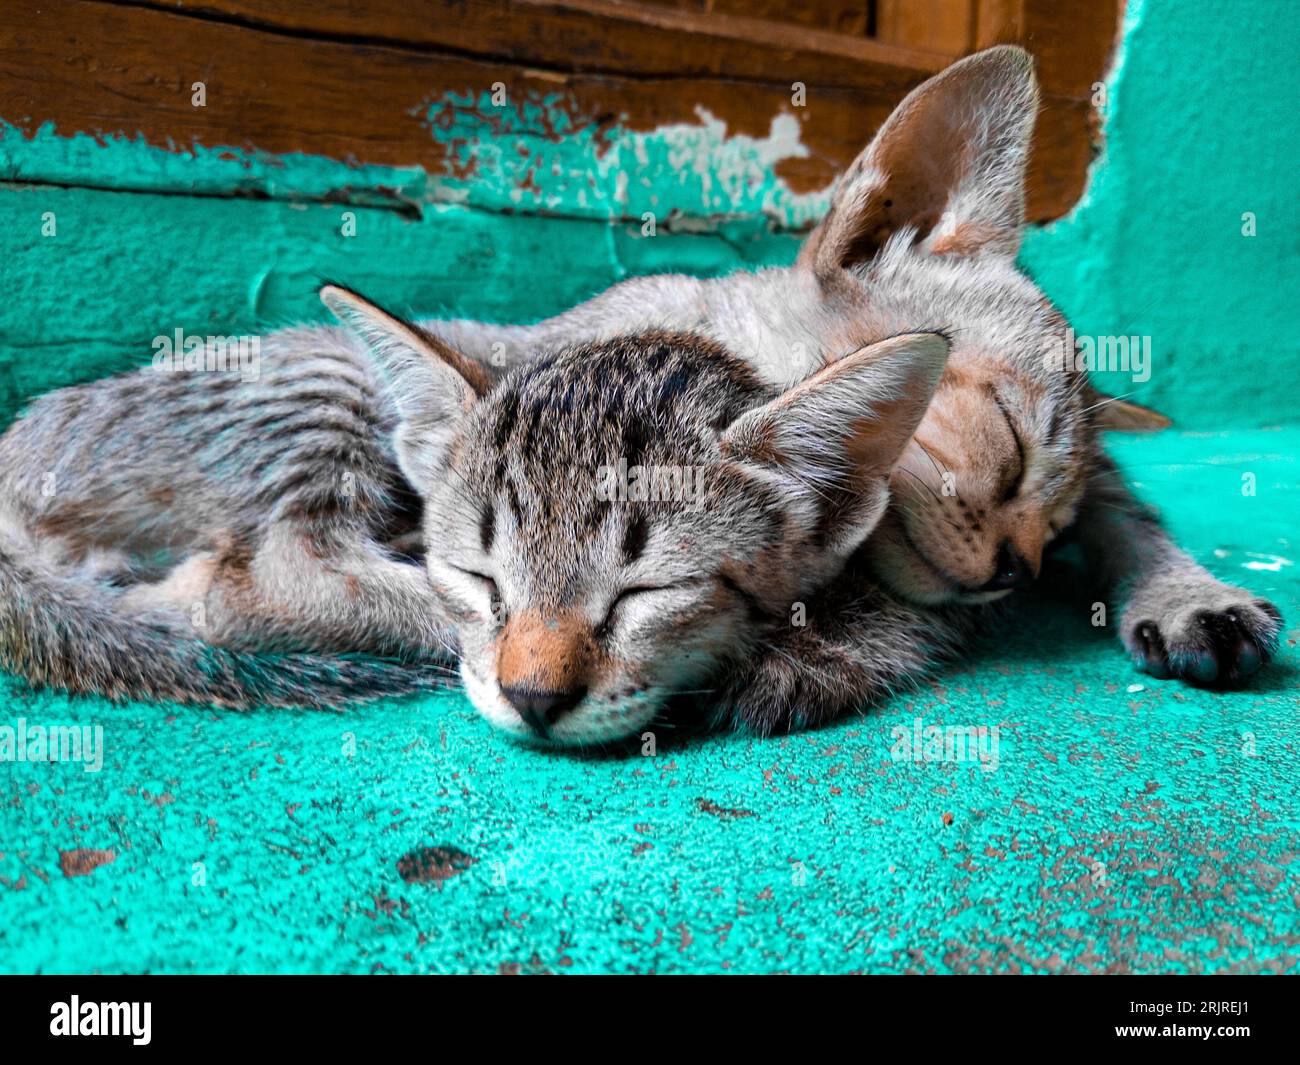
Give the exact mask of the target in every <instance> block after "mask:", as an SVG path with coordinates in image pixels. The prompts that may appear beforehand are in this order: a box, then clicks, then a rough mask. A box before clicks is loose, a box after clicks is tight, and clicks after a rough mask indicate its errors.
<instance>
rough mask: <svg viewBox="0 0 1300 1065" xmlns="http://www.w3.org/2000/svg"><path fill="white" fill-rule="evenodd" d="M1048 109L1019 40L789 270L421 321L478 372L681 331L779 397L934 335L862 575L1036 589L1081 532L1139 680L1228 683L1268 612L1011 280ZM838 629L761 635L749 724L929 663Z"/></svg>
mask: <svg viewBox="0 0 1300 1065" xmlns="http://www.w3.org/2000/svg"><path fill="white" fill-rule="evenodd" d="M1037 100H1038V94H1037V86H1036V84H1035V80H1034V75H1033V69H1032V60H1031V59H1030V57H1029V55H1028V54H1027V53H1025V52H1024V51H1023V50H1021V49H1019V48H1016V47H1011V46H1006V47H998V48H992V49H989V50H987V51H985V52H981V53H978V54H976V55H973V56H970V57H969V58H967V59H963V60H961V61H960V62H957V63H955V64H953V65H952V66H951V67H949V68H948V69H947V70H946V71H944V72H943V73H941V74H939V75H937V76H936V77H934V78H932V79H930V80H929V81H927V82H925V83H924V84H923V85H921V86H919V87H918V88H917V89H916V90H914V91H913V92H912V93H911V94H910V95H909V96H908V97H907V98H906V99H905V100H904V101H903V102H902V103H901V104H900V105H899V106H898V108H897V109H896V110H895V112H894V113H893V115H892V116H891V117H890V118H889V119H888V121H887V122H886V123H885V124H884V125H883V126H882V127H881V129H880V130H879V132H878V133H877V134H876V136H875V138H874V139H873V140H872V142H871V144H870V145H869V146H868V147H867V148H866V149H865V150H864V151H863V153H862V154H861V155H860V156H859V157H858V159H857V160H855V161H854V163H853V165H852V166H851V167H850V168H849V170H848V172H847V173H846V174H845V175H844V177H843V179H842V180H841V182H840V184H839V186H838V188H837V190H836V192H835V195H834V198H833V201H832V204H831V208H830V212H829V213H828V215H827V217H826V218H825V219H824V220H823V222H822V223H821V224H820V225H819V226H818V227H817V229H816V230H814V232H813V233H812V234H811V235H810V237H809V238H808V240H807V242H806V244H805V245H804V247H803V249H802V252H801V254H800V256H799V259H798V261H797V263H796V264H795V265H794V266H793V267H790V268H783V269H769V270H763V271H759V272H757V273H736V274H732V275H730V276H727V277H723V278H720V279H715V280H698V279H694V278H690V277H685V276H681V275H664V276H658V277H645V278H638V279H634V280H629V281H625V282H623V283H621V284H619V285H616V286H614V287H613V288H611V289H610V290H608V291H607V292H605V293H603V294H601V295H599V296H597V297H595V298H594V299H592V300H590V301H589V302H587V303H585V304H582V305H581V306H579V307H576V308H574V309H573V310H570V311H568V312H566V313H564V314H561V315H559V316H557V317H555V318H552V319H549V320H547V321H544V322H541V323H539V324H537V325H531V326H495V325H487V324H484V323H478V322H470V321H453V322H441V323H439V322H426V323H424V325H425V327H426V328H427V329H429V330H431V331H434V332H437V333H438V334H439V335H442V336H445V337H447V338H448V339H449V340H451V341H452V342H454V343H455V344H456V345H457V346H458V347H459V349H460V350H462V351H464V352H465V353H466V354H467V355H470V356H471V357H473V358H475V359H478V360H480V361H481V362H483V363H484V364H485V365H487V366H500V365H503V364H504V365H506V366H509V365H512V364H514V363H515V362H517V361H518V360H520V359H524V358H528V357H531V356H532V355H533V354H535V353H536V352H538V351H541V350H546V349H547V348H548V347H554V346H556V345H562V344H567V343H572V342H574V341H587V340H593V339H598V338H601V337H607V336H610V335H613V334H615V333H620V332H625V331H627V330H629V329H640V328H651V327H654V328H668V329H689V330H692V331H697V332H701V333H703V334H705V335H707V336H711V337H713V338H714V339H716V340H718V341H719V342H720V343H722V344H723V345H725V346H726V347H727V348H728V349H729V350H732V351H734V352H736V353H737V354H739V355H741V356H743V357H744V358H745V359H746V360H747V361H748V362H749V363H750V365H751V366H753V367H754V369H755V370H756V371H757V372H758V373H759V375H760V376H761V377H762V378H763V380H765V381H767V382H769V383H771V384H773V385H776V386H778V387H783V386H785V385H788V384H789V383H790V382H791V381H793V380H797V379H799V378H801V377H803V376H805V375H807V374H808V373H811V372H813V371H814V370H815V369H816V368H817V367H818V366H820V365H822V364H823V359H824V358H825V357H826V356H827V355H828V354H829V356H830V357H831V358H832V359H833V358H835V357H836V356H837V355H838V353H841V352H846V351H853V350H856V349H857V348H859V347H861V346H862V345H864V344H869V343H871V342H872V341H873V340H877V339H879V338H881V337H885V336H890V335H892V334H894V333H898V332H901V331H904V330H916V329H920V330H942V331H944V332H945V333H946V334H948V335H950V337H951V340H952V353H951V356H950V359H949V363H948V368H947V371H946V372H945V374H944V377H943V379H942V380H941V382H940V384H939V388H938V391H937V392H936V395H935V399H934V402H933V404H932V405H931V407H930V410H929V412H928V413H927V415H926V417H925V419H924V421H923V422H922V424H921V426H920V428H919V430H918V431H917V434H916V437H915V439H914V440H913V441H912V443H911V445H910V446H909V447H908V449H907V451H906V453H905V454H904V457H903V461H902V462H901V463H900V464H899V466H898V467H897V469H896V470H895V472H894V475H893V477H892V481H891V486H892V491H893V504H892V505H891V507H890V510H889V513H888V514H887V516H886V518H885V519H884V521H883V522H882V523H881V525H880V527H879V528H878V530H877V531H876V533H875V534H874V536H873V537H872V539H871V542H870V545H869V549H868V551H867V552H866V557H865V559H864V560H862V564H863V565H864V566H866V567H867V568H868V569H869V572H870V573H872V574H873V575H874V576H875V578H876V579H878V580H879V581H881V582H883V584H885V585H886V586H888V587H889V588H891V589H893V590H894V591H896V592H897V593H898V594H899V595H901V596H904V597H905V598H907V599H908V600H911V601H912V602H915V603H918V604H923V605H927V606H947V605H950V604H980V603H986V602H991V601H993V600H995V599H999V598H1001V597H1004V596H1007V595H1009V594H1010V593H1011V591H1012V590H1013V589H1016V588H1020V587H1023V586H1024V585H1025V584H1027V583H1029V582H1030V581H1032V580H1033V579H1034V578H1035V577H1036V576H1037V575H1038V572H1039V568H1040V565H1041V560H1042V555H1043V550H1044V548H1045V547H1046V546H1047V545H1049V544H1051V543H1052V542H1053V541H1055V540H1056V539H1057V538H1058V537H1060V536H1062V534H1063V533H1064V532H1065V531H1066V530H1070V531H1071V532H1072V534H1074V535H1075V536H1077V538H1078V540H1079V541H1080V543H1081V544H1082V547H1083V550H1084V552H1085V556H1086V565H1087V573H1088V576H1089V577H1090V578H1091V579H1092V581H1093V584H1094V589H1095V590H1094V595H1095V597H1097V598H1099V599H1103V600H1104V599H1110V600H1111V601H1112V603H1113V604H1114V605H1115V606H1116V607H1117V608H1118V615H1117V617H1118V624H1117V626H1116V631H1117V633H1118V635H1119V637H1120V639H1121V640H1122V642H1123V645H1124V646H1125V648H1126V649H1127V650H1128V652H1129V654H1130V655H1131V656H1132V658H1133V660H1134V662H1135V664H1136V665H1137V666H1138V668H1140V669H1144V670H1146V671H1147V672H1149V673H1151V674H1152V675H1154V676H1156V677H1178V678H1182V679H1184V680H1188V681H1191V682H1194V683H1204V684H1209V683H1222V684H1231V683H1235V682H1237V681H1239V680H1240V679H1242V678H1244V677H1246V676H1248V675H1249V674H1251V673H1253V672H1254V671H1255V670H1256V669H1258V668H1259V667H1260V666H1261V665H1262V664H1263V663H1264V662H1266V661H1268V659H1269V658H1270V657H1271V656H1272V654H1273V653H1274V652H1275V650H1276V648H1277V643H1278V634H1279V630H1280V626H1281V618H1280V615H1279V613H1278V611H1277V609H1276V608H1275V607H1274V606H1273V605H1272V604H1271V603H1269V602H1267V601H1266V600H1263V599H1260V598H1258V597H1256V596H1254V595H1252V594H1251V593H1250V592H1248V591H1245V590H1243V589H1240V588H1235V587H1233V586H1231V585H1227V584H1224V583H1222V582H1221V581H1218V580H1216V579H1215V578H1214V577H1213V576H1212V575H1211V574H1210V573H1208V572H1207V571H1206V570H1205V569H1204V568H1202V567H1201V566H1200V565H1198V564H1197V563H1196V562H1195V561H1194V560H1192V559H1191V558H1190V557H1189V556H1188V555H1187V554H1185V553H1184V552H1183V551H1181V550H1180V549H1179V548H1178V547H1177V546H1176V545H1175V544H1173V543H1172V542H1171V541H1170V539H1169V537H1168V536H1167V535H1166V534H1165V533H1164V531H1163V530H1162V529H1161V528H1160V526H1159V525H1158V524H1157V522H1156V521H1155V520H1154V519H1153V518H1152V517H1150V516H1149V514H1148V513H1147V511H1146V510H1145V508H1144V507H1143V506H1142V505H1141V504H1140V503H1139V502H1138V501H1136V500H1135V499H1134V498H1133V497H1132V495H1131V494H1130V493H1129V491H1128V489H1127V488H1126V487H1125V485H1124V483H1123V480H1122V478H1121V476H1120V475H1119V473H1118V471H1117V470H1116V468H1115V466H1114V464H1113V463H1112V462H1111V461H1110V459H1109V458H1108V457H1107V456H1106V455H1105V453H1104V452H1103V451H1102V449H1101V442H1100V432H1101V431H1102V430H1106V429H1152V428H1159V427H1162V426H1165V425H1167V424H1168V420H1167V419H1165V418H1164V417H1162V416H1161V415H1158V414H1156V413H1154V412H1152V411H1149V410H1146V409H1144V408H1142V407H1140V406H1138V405H1136V404H1133V403H1127V402H1124V401H1122V400H1115V399H1109V398H1107V397H1104V396H1102V395H1101V394H1100V393H1098V392H1096V391H1095V390H1094V389H1093V388H1092V387H1091V386H1090V384H1089V382H1088V380H1087V376H1086V374H1085V373H1083V372H1080V371H1077V370H1076V369H1075V366H1074V365H1073V351H1072V350H1071V351H1070V352H1069V354H1070V356H1071V358H1070V360H1068V362H1065V365H1063V364H1062V363H1063V362H1064V361H1065V360H1063V359H1062V353H1063V352H1065V351H1066V345H1067V338H1068V337H1069V336H1071V335H1072V334H1070V333H1069V331H1068V323H1067V322H1066V320H1065V319H1064V317H1063V316H1062V315H1061V314H1060V312H1059V311H1058V310H1057V309H1056V308H1055V307H1053V306H1052V304H1051V303H1050V302H1049V301H1048V299H1047V298H1046V296H1044V295H1043V293H1042V292H1041V291H1040V290H1039V289H1038V288H1037V286H1036V285H1034V283H1033V282H1032V281H1030V280H1029V279H1028V278H1027V277H1025V276H1024V275H1023V274H1021V273H1020V272H1019V271H1018V270H1017V269H1016V265H1015V257H1016V253H1017V251H1018V249H1019V247H1020V240H1021V235H1022V231H1023V229H1024V225H1025V219H1024V174H1025V162H1026V159H1027V156H1028V151H1029V141H1030V134H1031V131H1032V128H1033V123H1034V115H1035V112H1036V109H1037ZM864 587H865V586H864ZM865 594H868V595H871V596H874V595H875V594H876V593H874V592H870V591H868V592H867V593H865ZM827 624H828V626H829V627H828V628H827V629H826V630H825V635H824V638H823V639H819V638H818V636H817V631H818V629H817V626H809V627H807V628H804V629H800V630H794V629H791V630H789V631H787V632H786V633H785V634H784V639H785V640H786V641H787V642H788V644H789V645H788V646H786V645H783V644H782V643H781V642H780V641H781V638H780V637H774V640H775V642H773V643H772V645H771V647H770V648H769V650H768V651H767V652H766V653H765V654H764V655H763V656H762V657H761V659H759V660H758V661H757V662H756V670H755V673H754V674H753V677H752V683H750V684H746V683H745V681H744V680H743V679H740V680H738V681H737V685H738V686H739V688H738V690H737V691H736V692H735V693H734V698H735V699H737V700H738V701H739V703H740V704H741V705H742V716H748V717H749V718H752V720H753V722H754V723H755V724H757V725H758V726H759V727H760V728H768V727H779V726H780V725H781V724H782V722H783V720H784V718H785V716H786V715H788V713H789V711H790V706H791V705H792V699H793V700H794V703H797V704H798V706H800V707H801V708H802V714H803V716H804V717H805V718H806V719H811V720H818V719H823V718H825V717H828V716H830V715H832V714H834V713H836V712H838V711H840V710H842V709H845V708H847V707H852V706H856V705H860V704H861V701H862V700H863V699H865V698H868V697H870V696H871V695H873V694H876V693H878V692H880V691H885V690H889V689H890V688H891V687H892V686H893V685H894V684H895V683H897V682H898V681H899V680H900V679H903V677H905V676H906V675H908V674H910V673H911V672H912V667H911V665H910V663H913V662H915V661H916V659H917V658H918V657H919V656H920V650H919V649H913V650H912V651H910V652H909V653H906V654H902V649H900V654H902V657H900V659H899V661H898V662H892V661H889V660H888V659H885V658H882V657H881V656H879V655H875V654H870V655H869V656H868V659H867V662H866V663H859V662H858V661H857V660H856V659H855V657H854V656H855V654H860V653H863V652H862V648H863V647H864V646H866V645H867V644H868V643H869V642H870V641H869V631H863V632H858V633H856V634H855V633H853V632H851V631H848V630H846V624H847V623H846V619H845V618H844V617H835V618H834V619H833V621H832V620H830V615H828V622H827ZM818 663H820V665H818ZM792 693H799V694H798V696H797V698H796V697H795V696H794V695H792ZM745 707H748V709H745Z"/></svg>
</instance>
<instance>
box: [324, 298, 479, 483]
mask: <svg viewBox="0 0 1300 1065" xmlns="http://www.w3.org/2000/svg"><path fill="white" fill-rule="evenodd" d="M320 298H321V302H322V303H324V304H325V306H326V307H328V308H329V309H330V310H331V311H333V312H334V314H335V316H336V317H337V318H338V320H339V321H340V322H342V323H343V324H344V325H345V326H347V327H348V329H350V330H351V331H352V332H353V333H355V334H356V335H357V336H358V337H359V338H360V339H361V340H362V341H363V342H364V343H365V345H366V348H367V349H368V350H369V352H370V354H371V355H372V356H373V358H374V360H375V364H376V366H377V368H378V370H379V372H380V374H381V375H382V376H383V378H384V382H385V384H386V385H387V386H388V392H389V395H390V396H391V397H392V400H393V403H394V404H395V406H396V407H397V412H398V417H399V418H400V424H399V426H398V429H397V432H396V434H395V437H394V447H395V449H396V452H397V463H398V465H399V466H400V467H401V469H402V473H403V474H405V475H406V478H407V480H409V481H410V482H411V486H412V487H413V488H415V490H416V491H417V492H419V493H420V494H421V495H425V494H427V493H428V491H429V488H430V487H431V485H432V483H433V479H434V477H435V476H436V475H437V470H438V467H439V466H440V465H441V463H442V460H443V458H444V457H445V454H446V450H447V447H448V445H449V444H450V442H451V439H452V436H453V435H454V434H455V432H456V429H457V427H458V426H459V425H460V422H461V420H462V419H463V418H464V417H465V415H466V413H467V412H468V411H469V410H470V408H472V407H473V406H474V404H475V402H476V401H477V400H478V399H479V397H480V396H481V395H483V394H484V393H485V392H486V391H487V387H488V386H487V380H486V375H485V373H484V371H483V368H482V367H480V366H478V365H477V364H475V363H472V362H470V361H469V360H468V359H466V358H465V357H464V356H463V355H461V354H460V353H459V352H457V351H455V350H454V349H452V348H450V347H448V346H447V345H446V344H444V343H443V342H442V341H440V340H436V339H434V338H433V337H429V336H426V335H425V334H424V333H421V332H420V331H419V330H418V329H416V328H415V327H414V326H412V325H410V324H409V323H407V322H404V321H402V320H401V319H400V318H398V317H396V316H395V315H392V314H389V313H388V312H387V311H385V310H383V309H382V308H381V307H377V306H376V305H375V304H373V303H371V302H370V301H369V300H367V299H365V298H363V297H362V296H359V295H357V294H356V293H355V292H352V291H350V290H348V289H346V288H342V287H340V286H338V285H326V286H325V287H324V288H322V289H321V290H320Z"/></svg>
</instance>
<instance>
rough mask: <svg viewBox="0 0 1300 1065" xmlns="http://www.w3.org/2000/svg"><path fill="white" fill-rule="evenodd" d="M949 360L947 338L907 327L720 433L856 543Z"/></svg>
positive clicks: (834, 544) (881, 505)
mask: <svg viewBox="0 0 1300 1065" xmlns="http://www.w3.org/2000/svg"><path fill="white" fill-rule="evenodd" d="M947 360H948V341H947V338H945V337H943V336H941V335H940V334H938V333H908V334H905V335H903V336H897V337H891V338H890V339H889V340H882V341H881V342H880V343H878V344H870V345H868V346H867V347H864V348H859V349H858V350H857V351H855V352H853V353H852V354H850V355H846V356H844V358H842V359H840V360H839V361H838V362H833V363H831V364H830V365H828V366H825V367H823V368H822V369H821V370H819V371H817V373H815V374H813V375H812V376H811V377H809V378H806V379H805V380H803V381H801V382H800V383H799V384H797V385H795V386H794V387H793V388H791V389H790V390H789V391H788V392H785V393H783V394H782V395H780V396H778V397H777V398H776V399H774V400H772V401H771V402H770V403H768V404H766V405H765V406H762V407H758V408H756V409H754V410H751V411H747V412H746V413H745V414H742V415H741V416H740V417H739V418H737V419H736V420H735V421H734V422H733V423H732V424H731V425H730V426H728V427H727V429H726V430H725V432H724V433H723V435H722V450H723V454H724V455H726V456H727V457H729V458H734V459H736V460H738V461H740V462H742V463H744V464H745V465H747V466H749V467H751V468H755V467H756V468H758V469H759V470H760V471H761V473H762V474H763V475H764V476H765V478H766V479H768V480H771V481H775V482H776V483H778V484H779V485H780V486H781V487H782V488H783V490H784V491H785V492H786V493H787V495H788V498H790V499H791V500H792V501H793V502H794V503H795V505H796V507H797V508H798V509H800V510H802V511H803V513H804V517H805V519H806V522H807V525H808V527H813V526H816V527H817V528H819V529H820V530H822V531H823V532H824V533H825V536H826V547H827V550H828V551H829V552H830V553H832V554H836V555H847V554H848V553H850V552H851V551H853V550H854V549H855V548H856V547H857V546H858V545H859V544H860V543H861V542H862V541H863V540H865V539H866V537H867V535H868V534H869V533H870V532H871V530H872V529H873V528H875V525H876V523H877V522H878V521H879V520H880V517H881V515H882V514H883V513H884V509H885V505H886V503H887V502H888V499H889V474H890V471H891V470H893V468H894V466H895V464H897V462H898V460H899V459H900V458H901V457H902V454H903V450H904V449H905V448H906V447H907V445H908V442H909V441H910V440H911V439H912V434H913V433H915V432H916V428H917V426H918V425H920V423H921V419H922V417H924V415H925V411H926V408H927V407H928V406H929V405H930V398H931V396H933V395H934V390H935V388H936V387H937V386H938V384H939V378H940V377H941V376H942V375H943V368H944V365H945V363H946V362H947Z"/></svg>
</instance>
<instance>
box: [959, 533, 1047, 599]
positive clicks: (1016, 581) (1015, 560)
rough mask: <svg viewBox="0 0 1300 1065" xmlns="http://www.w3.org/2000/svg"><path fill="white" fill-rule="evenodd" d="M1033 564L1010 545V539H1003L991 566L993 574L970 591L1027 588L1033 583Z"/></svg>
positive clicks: (1001, 590)
mask: <svg viewBox="0 0 1300 1065" xmlns="http://www.w3.org/2000/svg"><path fill="white" fill-rule="evenodd" d="M1034 569H1035V567H1034V565H1033V564H1032V563H1031V562H1030V561H1029V560H1028V559H1027V558H1025V556H1024V555H1022V554H1021V553H1020V552H1019V551H1017V550H1016V549H1015V548H1014V547H1013V546H1012V545H1011V541H1010V540H1003V541H1002V543H1001V545H1000V546H999V547H998V557H997V561H996V563H995V564H994V567H993V576H992V577H990V578H989V579H988V580H987V581H985V582H984V584H982V585H981V586H980V587H978V588H970V589H967V590H968V591H972V592H1003V591H1009V590H1011V589H1013V588H1016V589H1018V588H1028V587H1029V586H1030V585H1031V584H1033V583H1034Z"/></svg>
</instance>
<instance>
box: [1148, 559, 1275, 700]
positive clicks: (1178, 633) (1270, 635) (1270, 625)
mask: <svg viewBox="0 0 1300 1065" xmlns="http://www.w3.org/2000/svg"><path fill="white" fill-rule="evenodd" d="M1211 591H1212V592H1213V593H1214V594H1212V595H1208V596H1207V598H1210V599H1211V600H1212V601H1213V600H1220V601H1221V600H1222V599H1223V598H1225V597H1224V595H1223V593H1224V592H1236V591H1237V590H1236V589H1233V588H1230V587H1229V586H1227V585H1221V584H1218V583H1217V582H1216V583H1215V585H1213V586H1212V589H1211ZM1240 594H1244V593H1240ZM1281 628H1282V615H1281V614H1279V613H1278V610H1277V608H1276V607H1275V606H1274V605H1273V604H1272V603H1270V602H1268V601H1267V600H1266V599H1256V600H1253V601H1250V600H1245V599H1244V598H1243V599H1242V600H1241V601H1238V602H1235V603H1227V604H1223V605H1220V603H1219V602H1215V604H1214V606H1213V607H1212V608H1209V609H1201V610H1194V609H1193V610H1189V609H1186V607H1185V606H1182V605H1181V604H1180V607H1179V608H1178V609H1171V610H1168V611H1167V612H1166V613H1165V614H1164V616H1163V617H1161V618H1160V620H1159V621H1157V620H1154V619H1153V618H1152V617H1150V616H1147V617H1144V618H1143V619H1142V620H1140V621H1137V622H1135V623H1133V624H1132V625H1130V626H1128V627H1127V633H1126V637H1125V642H1126V643H1127V644H1128V645H1129V650H1130V651H1131V653H1132V655H1133V663H1134V665H1135V666H1137V668H1138V669H1140V670H1142V671H1143V672H1145V673H1148V674H1150V675H1151V676H1153V677H1155V678H1157V679H1159V680H1165V679H1168V678H1170V677H1177V678H1179V679H1181V680H1185V681H1187V682H1188V683H1190V684H1199V685H1205V686H1211V685H1213V686H1228V685H1233V684H1237V683H1240V682H1241V681H1243V680H1245V679H1246V678H1247V677H1249V676H1251V675H1252V674H1254V673H1257V672H1258V671H1259V670H1260V669H1261V668H1262V667H1263V666H1264V665H1265V664H1266V663H1267V662H1268V661H1269V660H1270V659H1271V658H1272V657H1273V656H1274V655H1275V654H1276V653H1277V647H1278V637H1279V635H1280V633H1281Z"/></svg>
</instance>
